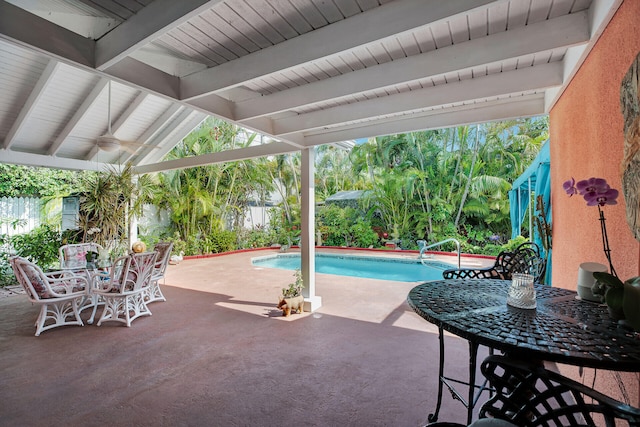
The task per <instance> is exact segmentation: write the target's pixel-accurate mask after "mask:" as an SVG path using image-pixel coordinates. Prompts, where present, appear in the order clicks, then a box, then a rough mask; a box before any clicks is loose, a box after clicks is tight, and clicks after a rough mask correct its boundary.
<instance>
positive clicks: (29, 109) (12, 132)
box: [2, 59, 60, 148]
mask: <svg viewBox="0 0 640 427" xmlns="http://www.w3.org/2000/svg"><path fill="white" fill-rule="evenodd" d="M59 66H60V63H59V62H58V61H55V60H53V59H52V60H50V61H49V63H48V64H47V66H46V67H45V69H44V71H43V72H42V74H41V75H40V78H39V79H38V82H37V83H36V85H35V86H34V87H33V89H32V90H31V93H30V94H29V97H28V98H27V101H26V102H25V103H24V105H23V106H22V108H21V109H20V113H18V117H17V118H16V120H15V122H13V124H12V125H11V128H10V129H9V131H8V132H7V136H6V137H5V139H4V142H3V144H2V148H9V147H11V145H13V143H14V142H15V140H16V138H17V136H18V134H19V133H20V131H21V130H22V129H24V128H25V127H26V126H27V122H28V120H29V116H31V114H32V113H33V110H34V109H35V108H36V105H38V101H40V100H41V99H42V96H43V95H44V92H45V91H46V89H47V86H49V85H50V84H51V80H52V79H53V77H54V75H55V73H56V70H58V68H59Z"/></svg>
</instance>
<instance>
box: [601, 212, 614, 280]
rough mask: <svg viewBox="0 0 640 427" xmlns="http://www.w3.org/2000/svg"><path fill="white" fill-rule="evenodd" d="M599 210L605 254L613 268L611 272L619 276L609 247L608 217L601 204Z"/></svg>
mask: <svg viewBox="0 0 640 427" xmlns="http://www.w3.org/2000/svg"><path fill="white" fill-rule="evenodd" d="M598 212H600V230H601V231H602V247H603V248H604V255H605V256H606V257H607V261H609V270H611V274H612V275H614V276H615V277H618V275H617V274H616V270H615V268H613V263H612V262H611V249H610V248H609V236H607V223H606V218H605V217H604V211H603V210H602V209H601V208H600V205H598Z"/></svg>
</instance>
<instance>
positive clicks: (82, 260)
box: [58, 242, 104, 324]
mask: <svg viewBox="0 0 640 427" xmlns="http://www.w3.org/2000/svg"><path fill="white" fill-rule="evenodd" d="M102 250H104V248H103V247H102V245H100V244H98V243H94V242H87V243H69V244H66V245H62V246H60V248H58V257H59V259H60V267H61V268H63V269H65V270H69V271H72V272H73V273H74V274H79V275H84V276H86V277H87V280H88V281H89V283H91V281H92V272H91V271H90V270H89V269H88V268H87V267H88V266H87V262H86V261H87V260H86V256H87V252H95V253H100V251H102ZM101 304H102V302H101V299H100V297H99V296H97V295H95V294H94V295H87V296H86V297H85V298H83V299H82V300H81V301H80V302H79V309H80V312H82V311H84V310H86V309H87V308H91V309H93V312H92V313H91V317H90V318H89V320H87V323H88V324H92V323H93V319H94V317H95V315H96V310H97V308H98V306H99V305H101Z"/></svg>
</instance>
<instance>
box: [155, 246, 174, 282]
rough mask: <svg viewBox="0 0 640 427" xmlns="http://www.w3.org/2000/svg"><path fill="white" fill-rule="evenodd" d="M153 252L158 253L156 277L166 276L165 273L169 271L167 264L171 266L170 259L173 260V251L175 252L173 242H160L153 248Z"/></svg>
mask: <svg viewBox="0 0 640 427" xmlns="http://www.w3.org/2000/svg"><path fill="white" fill-rule="evenodd" d="M153 250H154V251H156V252H158V257H157V258H156V264H155V266H154V268H153V276H154V277H162V276H164V272H165V271H166V270H167V264H169V258H171V250H173V242H158V243H156V244H155V246H154V247H153Z"/></svg>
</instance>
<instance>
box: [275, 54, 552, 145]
mask: <svg viewBox="0 0 640 427" xmlns="http://www.w3.org/2000/svg"><path fill="white" fill-rule="evenodd" d="M560 85H562V63H561V62H554V63H551V64H543V65H538V66H535V67H527V68H522V69H516V70H513V71H506V72H503V73H498V74H492V75H489V76H485V77H476V78H474V79H470V80H463V81H459V82H455V83H448V84H443V85H440V86H435V87H429V88H424V89H418V90H413V91H410V92H403V93H399V94H394V95H389V96H385V97H380V98H373V99H369V100H366V101H360V102H358V103H357V104H355V105H354V104H349V105H340V106H337V107H333V108H327V109H324V110H319V111H314V112H311V113H306V114H299V115H297V116H292V117H287V118H284V119H280V120H274V124H273V128H274V133H275V135H276V136H283V135H285V134H288V133H295V132H303V131H309V130H312V129H317V128H322V127H325V126H335V125H340V123H348V122H353V121H357V120H370V119H373V118H376V117H383V116H387V115H390V114H401V113H410V112H412V111H417V110H421V109H425V108H434V109H435V108H438V107H443V106H446V105H449V104H455V103H459V102H464V101H472V100H481V99H483V98H494V97H499V96H505V95H510V94H514V95H516V96H519V94H521V93H523V92H527V91H532V90H539V91H543V90H545V89H547V88H550V87H555V86H560Z"/></svg>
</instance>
